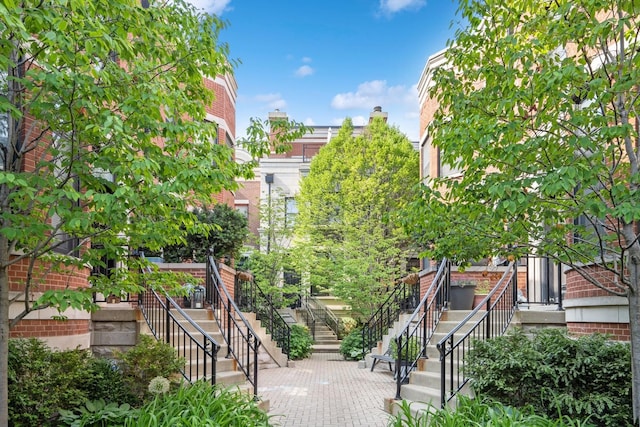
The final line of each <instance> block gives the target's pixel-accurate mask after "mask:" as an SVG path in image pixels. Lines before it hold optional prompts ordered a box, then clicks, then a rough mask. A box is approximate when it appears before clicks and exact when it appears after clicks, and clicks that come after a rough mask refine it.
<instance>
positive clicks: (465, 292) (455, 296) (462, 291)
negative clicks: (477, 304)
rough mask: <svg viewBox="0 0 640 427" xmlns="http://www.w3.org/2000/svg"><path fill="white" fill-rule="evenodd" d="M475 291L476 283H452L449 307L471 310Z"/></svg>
mask: <svg viewBox="0 0 640 427" xmlns="http://www.w3.org/2000/svg"><path fill="white" fill-rule="evenodd" d="M475 293H476V286H475V285H471V284H465V285H464V286H459V285H455V284H453V283H452V284H451V295H450V306H449V307H450V308H451V310H471V309H472V308H473V297H474V295H475Z"/></svg>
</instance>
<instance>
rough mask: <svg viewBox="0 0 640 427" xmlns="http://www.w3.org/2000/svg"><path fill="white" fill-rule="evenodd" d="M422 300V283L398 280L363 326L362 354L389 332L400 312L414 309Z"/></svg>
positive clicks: (367, 351)
mask: <svg viewBox="0 0 640 427" xmlns="http://www.w3.org/2000/svg"><path fill="white" fill-rule="evenodd" d="M419 300H420V284H419V283H416V284H407V283H404V282H402V281H398V282H397V283H396V285H395V286H394V287H393V290H392V291H391V292H390V293H389V295H388V296H387V298H386V300H385V301H384V302H383V303H382V304H381V305H380V307H379V308H378V309H377V310H376V311H375V313H373V315H371V317H369V320H367V322H365V324H364V326H363V327H362V352H363V353H362V354H367V353H369V352H370V351H371V349H372V348H373V347H375V346H376V345H377V343H378V341H380V340H382V338H383V337H384V336H385V335H386V334H388V333H389V328H391V327H392V326H393V323H394V322H396V321H397V320H398V317H399V316H400V313H402V312H406V311H410V310H411V311H413V310H415V309H416V307H417V306H418V302H419Z"/></svg>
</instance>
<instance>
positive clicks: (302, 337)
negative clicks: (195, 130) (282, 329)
mask: <svg viewBox="0 0 640 427" xmlns="http://www.w3.org/2000/svg"><path fill="white" fill-rule="evenodd" d="M312 344H313V338H312V337H311V334H309V329H307V327H305V326H300V325H291V342H290V348H289V359H291V360H300V359H304V358H306V357H309V355H310V354H311V345H312Z"/></svg>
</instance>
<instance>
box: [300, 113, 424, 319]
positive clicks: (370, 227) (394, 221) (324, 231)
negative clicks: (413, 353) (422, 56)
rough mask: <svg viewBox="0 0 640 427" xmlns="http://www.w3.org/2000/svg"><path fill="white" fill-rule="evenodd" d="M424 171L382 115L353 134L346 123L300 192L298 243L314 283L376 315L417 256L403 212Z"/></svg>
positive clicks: (317, 160)
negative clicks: (401, 218) (401, 219)
mask: <svg viewBox="0 0 640 427" xmlns="http://www.w3.org/2000/svg"><path fill="white" fill-rule="evenodd" d="M337 159H340V160H339V161H336V160H337ZM418 173H419V168H418V153H417V152H416V151H415V150H414V149H413V147H412V146H411V143H410V142H409V140H408V139H407V137H406V136H405V135H403V134H402V133H401V132H400V131H398V130H397V129H396V128H393V127H391V126H389V125H388V124H387V123H386V122H384V121H383V120H382V119H380V118H376V119H375V120H373V122H372V123H370V124H369V125H368V126H367V127H366V128H365V131H364V133H363V134H362V135H360V136H353V125H352V122H351V120H350V119H347V120H345V122H344V124H343V125H342V127H341V129H340V131H339V132H338V135H337V136H336V137H335V138H334V139H332V140H331V142H330V143H329V144H327V145H326V146H324V147H323V148H322V149H321V150H320V152H319V153H318V155H317V156H315V157H314V158H313V160H312V161H311V169H310V172H309V175H308V176H307V177H305V178H304V179H303V180H302V183H301V190H300V194H299V195H298V197H297V200H298V206H299V211H300V213H299V215H298V222H297V229H296V234H297V236H298V242H296V248H298V249H299V251H300V252H301V253H302V254H304V256H302V257H301V258H302V259H303V260H304V261H305V262H306V265H305V268H303V269H302V271H305V272H309V280H310V282H311V285H312V286H315V287H317V288H318V289H322V288H324V289H330V290H331V292H332V293H333V294H335V295H336V296H338V297H340V298H342V299H343V300H344V301H345V302H347V303H348V304H350V305H351V307H352V309H353V310H354V311H355V312H356V313H358V314H360V315H361V316H363V317H366V316H368V315H370V314H371V313H372V310H374V309H375V308H376V307H377V306H378V305H379V303H380V302H381V299H382V298H384V297H385V293H386V291H387V289H388V288H387V287H388V286H389V285H390V284H392V283H393V282H394V280H395V279H397V278H398V277H400V276H401V275H402V274H403V273H405V272H406V269H407V261H408V259H409V258H411V257H414V256H415V255H416V252H415V248H414V246H413V245H412V241H411V239H410V237H409V236H408V235H407V234H405V232H404V231H403V229H402V227H401V226H400V222H399V216H398V213H399V212H400V209H401V208H403V207H404V206H405V205H406V204H407V203H409V201H410V200H412V199H413V198H414V196H415V195H414V193H412V191H411V189H412V188H413V187H414V186H415V185H416V184H417V183H418Z"/></svg>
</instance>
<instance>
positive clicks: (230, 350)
mask: <svg viewBox="0 0 640 427" xmlns="http://www.w3.org/2000/svg"><path fill="white" fill-rule="evenodd" d="M205 298H206V300H207V302H208V303H209V304H211V308H212V309H213V317H214V318H215V319H216V322H217V323H218V327H219V328H220V331H221V332H222V336H223V337H224V340H225V342H226V343H227V358H230V357H233V358H234V359H235V360H236V362H237V365H238V367H239V368H240V370H241V371H242V372H243V373H244V375H245V377H246V378H247V381H249V382H250V383H251V385H253V394H254V396H257V395H258V350H259V348H260V345H261V344H262V342H261V341H260V338H259V337H258V334H256V332H255V331H254V330H253V328H252V327H251V324H250V323H249V321H248V320H247V319H246V318H245V317H244V315H243V314H242V312H241V311H240V309H239V308H238V306H237V305H236V303H235V302H234V301H233V298H231V295H229V291H227V288H226V286H225V285H224V282H223V281H222V278H221V277H220V273H219V272H218V267H217V266H216V264H215V261H214V260H213V257H212V256H209V257H208V258H207V276H206V297H205Z"/></svg>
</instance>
